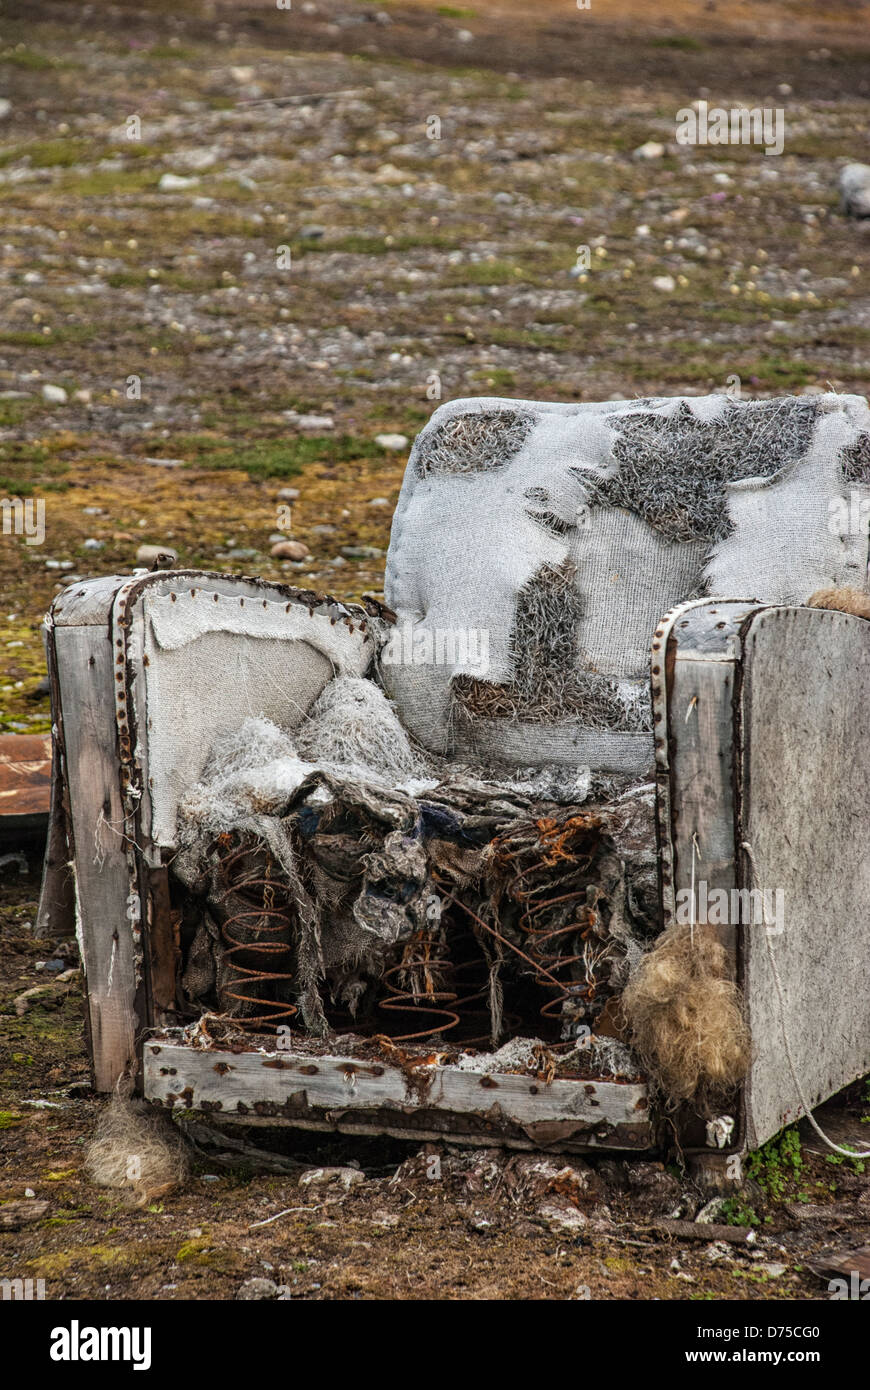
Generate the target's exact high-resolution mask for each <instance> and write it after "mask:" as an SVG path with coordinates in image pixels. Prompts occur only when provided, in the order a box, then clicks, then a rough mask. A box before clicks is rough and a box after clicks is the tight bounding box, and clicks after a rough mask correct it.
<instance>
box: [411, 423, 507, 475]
mask: <svg viewBox="0 0 870 1390" xmlns="http://www.w3.org/2000/svg"><path fill="white" fill-rule="evenodd" d="M533 424H534V419H533V417H532V416H531V415H529V414H527V413H526V412H524V411H519V410H480V411H469V413H468V414H467V415H455V416H454V417H453V419H452V420H446V421H445V422H444V424H443V425H437V426H436V427H435V429H433V430H432V431H431V433H429V434H426V435H424V436H423V437H422V438H421V440H420V443H419V447H418V452H417V472H418V474H419V476H420V477H421V478H426V477H429V476H430V475H432V474H440V473H484V472H488V471H490V470H492V469H493V468H501V466H502V465H503V464H505V463H507V461H508V459H510V458H512V457H513V455H514V454H516V453H517V452H518V451H519V450H520V449H521V448H522V446H523V444H524V443H525V442H526V438H527V436H528V434H529V432H530V431H531V428H532V425H533Z"/></svg>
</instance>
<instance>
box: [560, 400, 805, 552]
mask: <svg viewBox="0 0 870 1390" xmlns="http://www.w3.org/2000/svg"><path fill="white" fill-rule="evenodd" d="M817 413H818V406H817V404H816V402H815V401H813V400H799V399H795V398H790V399H786V400H781V401H777V400H773V401H753V402H751V403H747V404H745V405H737V404H735V403H734V402H732V401H729V402H727V404H726V407H725V411H724V413H723V414H722V415H720V416H719V417H718V418H717V419H715V420H711V421H707V420H702V419H700V418H699V417H698V416H697V415H696V414H695V413H694V412H693V411H692V409H691V407H690V406H689V405H688V404H687V403H686V402H685V401H683V402H682V403H681V404H680V406H679V407H678V408H677V410H676V411H675V412H674V414H672V415H662V414H659V413H656V414H646V413H638V414H626V415H615V416H612V417H611V419H610V424H611V426H612V428H613V429H614V430H615V431H616V432H617V438H616V439H615V441H614V443H613V457H614V458H615V459H616V460H617V462H618V464H619V469H618V471H617V472H615V473H614V475H613V476H612V477H610V478H605V479H598V478H595V477H593V476H592V475H591V474H590V473H589V472H587V471H586V470H583V471H582V473H581V472H580V470H575V471H577V473H578V476H582V479H583V483H584V485H585V486H586V488H587V490H588V493H589V502H590V504H591V505H592V506H600V507H624V508H625V509H626V510H628V511H633V512H636V513H637V514H638V515H639V516H641V517H643V519H644V521H646V522H648V523H649V525H650V526H652V527H654V529H655V530H657V531H659V532H661V533H662V534H663V535H665V536H667V537H668V539H670V540H672V541H692V540H706V541H709V542H710V543H711V544H712V543H714V542H716V541H720V540H724V539H725V537H726V536H728V535H730V534H731V531H732V530H733V525H732V522H731V520H730V518H729V516H728V509H727V506H726V505H725V498H726V485H727V484H728V483H733V482H738V481H742V480H745V479H747V478H764V479H767V480H772V479H774V478H775V477H777V475H781V474H783V473H785V472H786V471H787V470H788V469H789V468H791V467H792V465H794V464H795V463H796V462H797V461H798V459H800V458H802V457H803V456H804V454H806V452H807V450H808V448H809V446H810V441H811V439H812V433H813V427H814V425H815V422H816V416H817Z"/></svg>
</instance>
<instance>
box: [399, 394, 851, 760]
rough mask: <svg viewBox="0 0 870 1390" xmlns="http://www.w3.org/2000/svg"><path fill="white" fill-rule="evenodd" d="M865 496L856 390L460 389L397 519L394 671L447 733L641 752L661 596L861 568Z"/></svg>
mask: <svg viewBox="0 0 870 1390" xmlns="http://www.w3.org/2000/svg"><path fill="white" fill-rule="evenodd" d="M868 499H870V410H868V406H867V402H866V401H865V400H864V399H863V397H860V396H837V395H833V394H831V395H819V396H801V397H783V398H780V399H777V400H764V401H735V400H732V399H731V398H730V397H728V396H723V395H715V396H701V397H682V398H673V399H646V400H635V401H618V402H609V403H604V404H582V405H576V404H573V405H563V404H553V403H550V402H537V401H514V400H502V399H498V398H489V397H484V398H479V399H470V400H457V401H451V402H449V403H448V404H446V405H444V406H441V407H440V408H439V409H438V410H437V411H436V412H435V414H434V415H433V417H432V419H431V420H430V422H429V423H428V425H426V427H425V428H424V429H423V431H422V432H421V434H420V435H419V436H418V438H417V440H416V441H415V444H414V447H413V450H412V452H411V457H410V459H409V462H408V467H407V472H406V474H405V480H404V484H403V487H402V491H401V494H400V497H399V502H398V506H397V509H396V514H395V517H394V520H393V530H392V537H391V542H390V549H389V555H388V559H387V576H386V598H387V602H388V604H389V605H390V606H391V607H392V608H393V609H395V611H396V613H397V615H398V619H399V621H398V625H397V628H396V630H395V632H394V634H393V637H392V639H391V642H390V644H389V645H388V647H387V649H386V650H385V651H384V653H383V661H382V674H383V679H384V684H385V686H386V688H387V690H388V692H389V693H390V694H391V695H392V697H393V698H394V699H395V701H396V703H397V706H398V710H399V714H400V716H401V718H402V720H403V722H404V723H405V725H406V727H407V728H408V729H409V730H410V731H411V732H412V733H413V734H414V735H415V736H416V737H417V738H418V739H419V740H420V742H421V743H422V744H423V745H424V746H425V747H427V748H429V749H431V750H433V751H436V752H441V753H448V754H451V755H453V756H455V757H457V758H461V759H471V760H476V761H483V762H508V763H519V764H531V765H535V764H547V763H565V764H574V765H576V764H578V763H587V764H589V765H590V766H592V767H593V768H600V769H602V770H611V771H640V770H641V769H643V768H645V767H646V766H647V765H648V764H649V762H650V758H651V734H650V729H651V722H650V710H649V694H648V681H649V652H650V643H651V640H652V635H653V631H654V629H655V627H656V624H657V623H658V621H659V619H660V618H661V617H662V616H663V615H664V613H665V612H667V611H668V609H670V608H672V607H673V606H674V605H675V604H676V603H680V602H683V601H685V600H687V599H691V598H697V597H703V596H704V595H706V594H709V595H714V596H717V597H718V596H722V597H732V598H756V599H759V600H761V601H764V602H773V603H803V602H805V601H806V599H807V598H808V597H809V596H810V594H811V593H812V592H813V591H814V590H815V589H818V588H822V587H831V586H836V585H840V584H850V585H854V586H858V587H865V586H866V582H867V544H868V542H867V526H866V520H865V513H866V511H867V510H868V507H870V501H868ZM862 502H863V503H864V504H865V505H864V507H863V508H862V506H861V504H862Z"/></svg>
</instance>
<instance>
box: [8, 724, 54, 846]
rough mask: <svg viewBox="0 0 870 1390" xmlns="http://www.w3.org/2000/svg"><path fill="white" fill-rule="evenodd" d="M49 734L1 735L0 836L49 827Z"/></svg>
mask: <svg viewBox="0 0 870 1390" xmlns="http://www.w3.org/2000/svg"><path fill="white" fill-rule="evenodd" d="M50 803H51V735H50V734H0V833H2V831H3V830H4V829H11V828H13V827H15V828H19V827H20V828H26V827H28V826H32V827H33V828H34V829H37V828H41V827H43V826H45V825H47V824H48V812H49V806H50Z"/></svg>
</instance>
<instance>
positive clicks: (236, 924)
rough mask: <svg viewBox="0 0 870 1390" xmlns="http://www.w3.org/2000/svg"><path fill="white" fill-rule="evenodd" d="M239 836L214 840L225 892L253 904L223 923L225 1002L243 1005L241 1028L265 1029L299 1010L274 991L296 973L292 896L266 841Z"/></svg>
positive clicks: (224, 896)
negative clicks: (238, 840) (292, 968)
mask: <svg viewBox="0 0 870 1390" xmlns="http://www.w3.org/2000/svg"><path fill="white" fill-rule="evenodd" d="M233 841H234V837H233V836H232V835H229V834H224V835H219V836H218V837H217V840H216V841H215V842H214V848H215V849H216V851H217V854H218V859H219V865H220V867H219V874H220V882H221V885H222V889H223V891H222V893H221V898H222V900H224V901H225V900H226V899H227V898H229V897H235V898H238V899H241V901H242V902H243V903H249V904H250V906H249V907H244V908H240V909H239V910H238V911H236V912H233V913H232V914H231V915H230V916H228V917H227V918H226V919H225V921H224V922H223V925H222V926H221V935H222V937H223V941H224V947H225V949H224V957H223V959H224V965H225V967H226V969H227V971H228V978H227V979H226V981H225V982H224V984H223V986H222V988H221V996H222V1004H223V1007H224V1008H225V1009H228V1010H229V1009H231V1008H233V1007H237V1008H239V1009H240V1010H242V1011H243V1012H240V1013H234V1014H233V1019H234V1022H236V1023H237V1024H238V1025H239V1027H240V1028H246V1029H248V1030H250V1031H253V1032H262V1031H263V1030H264V1029H270V1028H274V1027H276V1026H277V1024H278V1023H282V1022H287V1020H289V1019H291V1018H292V1017H293V1015H294V1014H295V1013H297V1008H296V1005H295V1004H291V1003H287V1002H285V1001H284V1000H282V999H276V998H270V997H269V995H270V994H274V993H276V992H277V987H278V986H279V985H282V984H286V983H287V982H289V981H290V980H292V978H293V975H292V973H291V972H290V970H289V969H287V967H288V966H289V964H290V962H291V958H292V957H291V945H290V913H289V907H290V899H289V895H288V893H287V889H286V887H285V886H284V884H283V883H282V880H281V877H280V870H278V869H277V868H276V865H275V862H274V860H273V859H272V856H271V854H270V853H269V851H268V849H267V847H266V846H265V845H264V844H263V843H262V842H261V841H258V840H246V841H243V842H242V844H240V845H237V846H236V847H235V848H231V846H232V845H233ZM228 849H229V852H227V850H228ZM249 1010H253V1012H249Z"/></svg>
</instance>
